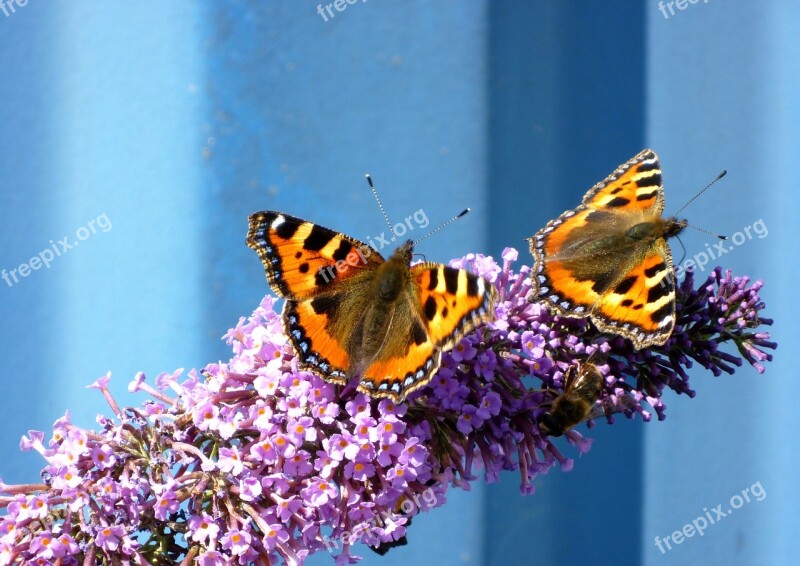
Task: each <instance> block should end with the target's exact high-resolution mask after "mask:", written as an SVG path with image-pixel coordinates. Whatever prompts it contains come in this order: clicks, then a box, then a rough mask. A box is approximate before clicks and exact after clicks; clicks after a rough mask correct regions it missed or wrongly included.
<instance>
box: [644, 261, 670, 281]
mask: <svg viewBox="0 0 800 566" xmlns="http://www.w3.org/2000/svg"><path fill="white" fill-rule="evenodd" d="M666 268H667V265H666V264H665V263H664V262H663V261H662V262H661V263H657V264H656V265H654V266H653V267H648V268H647V269H645V270H644V274H645V275H646V276H647V278H648V279H650V278H652V277H655V276H656V275H658V274H659V273H661V272H662V271H664V270H665V269H666Z"/></svg>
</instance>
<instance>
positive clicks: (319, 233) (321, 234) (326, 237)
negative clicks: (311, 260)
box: [303, 224, 336, 252]
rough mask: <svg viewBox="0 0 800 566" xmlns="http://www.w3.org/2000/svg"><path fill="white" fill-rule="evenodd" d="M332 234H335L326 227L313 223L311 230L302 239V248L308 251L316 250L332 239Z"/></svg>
mask: <svg viewBox="0 0 800 566" xmlns="http://www.w3.org/2000/svg"><path fill="white" fill-rule="evenodd" d="M334 236H336V234H335V233H333V232H331V231H330V230H328V229H327V228H323V227H322V226H317V225H316V224H314V227H313V228H311V232H310V233H309V234H308V236H306V239H305V240H304V241H303V249H305V250H308V251H310V252H318V251H320V250H321V249H322V248H324V247H325V246H327V245H328V242H330V241H331V240H333V238H334Z"/></svg>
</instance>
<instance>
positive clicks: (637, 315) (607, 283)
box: [530, 150, 686, 349]
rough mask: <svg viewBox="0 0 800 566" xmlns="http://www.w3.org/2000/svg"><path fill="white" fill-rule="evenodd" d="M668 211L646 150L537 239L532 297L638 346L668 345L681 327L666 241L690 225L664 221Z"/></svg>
mask: <svg viewBox="0 0 800 566" xmlns="http://www.w3.org/2000/svg"><path fill="white" fill-rule="evenodd" d="M663 209H664V190H663V186H662V180H661V168H660V165H659V163H658V157H657V156H656V154H655V153H654V152H653V151H651V150H644V151H642V152H641V153H639V155H637V156H636V157H634V158H633V159H631V160H630V161H628V162H627V163H625V164H623V165H621V166H620V167H619V168H618V169H617V170H616V171H615V172H614V173H612V174H611V175H610V176H609V177H607V178H606V179H605V180H603V181H602V182H600V183H598V184H597V185H595V186H594V187H592V188H591V189H590V190H589V191H588V192H587V193H586V195H585V196H584V198H583V203H582V204H581V205H580V206H579V207H577V208H575V209H573V210H568V211H566V212H565V213H564V214H562V215H561V216H559V217H558V218H556V219H554V220H552V221H550V222H549V223H548V224H547V225H546V226H545V227H544V228H542V229H541V230H540V231H539V232H537V233H536V235H534V237H533V238H531V240H530V243H531V253H532V254H533V256H534V259H535V266H534V269H533V274H532V287H533V294H532V295H531V299H532V300H542V301H544V302H545V303H547V304H548V306H550V307H551V308H553V309H554V310H555V311H556V312H557V313H558V314H561V315H564V316H569V317H580V318H584V317H589V318H591V320H592V322H594V323H595V325H596V326H597V327H598V328H599V329H600V330H602V331H605V332H612V333H615V334H620V335H622V336H624V337H626V338H629V339H630V340H631V341H632V342H633V345H634V347H635V348H636V349H640V348H644V347H647V346H650V345H653V344H656V345H660V344H663V343H664V342H666V340H667V339H668V338H669V336H670V334H671V333H672V329H673V328H674V326H675V283H674V276H673V268H672V254H671V252H670V250H669V246H668V245H667V243H666V240H667V239H668V238H670V237H672V236H675V235H677V234H678V233H680V231H681V230H683V229H684V228H685V227H686V222H685V221H683V220H678V219H675V218H663V217H662V216H661V213H662V211H663Z"/></svg>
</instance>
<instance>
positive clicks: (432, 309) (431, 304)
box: [425, 297, 436, 320]
mask: <svg viewBox="0 0 800 566" xmlns="http://www.w3.org/2000/svg"><path fill="white" fill-rule="evenodd" d="M435 316H436V299H434V298H433V297H428V300H427V301H425V318H427V319H428V320H433V317H435Z"/></svg>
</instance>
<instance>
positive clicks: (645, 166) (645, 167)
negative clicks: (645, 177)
mask: <svg viewBox="0 0 800 566" xmlns="http://www.w3.org/2000/svg"><path fill="white" fill-rule="evenodd" d="M654 169H659V166H658V162H657V161H651V162H650V163H642V164H641V165H639V167H638V168H637V169H636V171H637V172H638V173H647V172H648V171H653V170H654Z"/></svg>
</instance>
